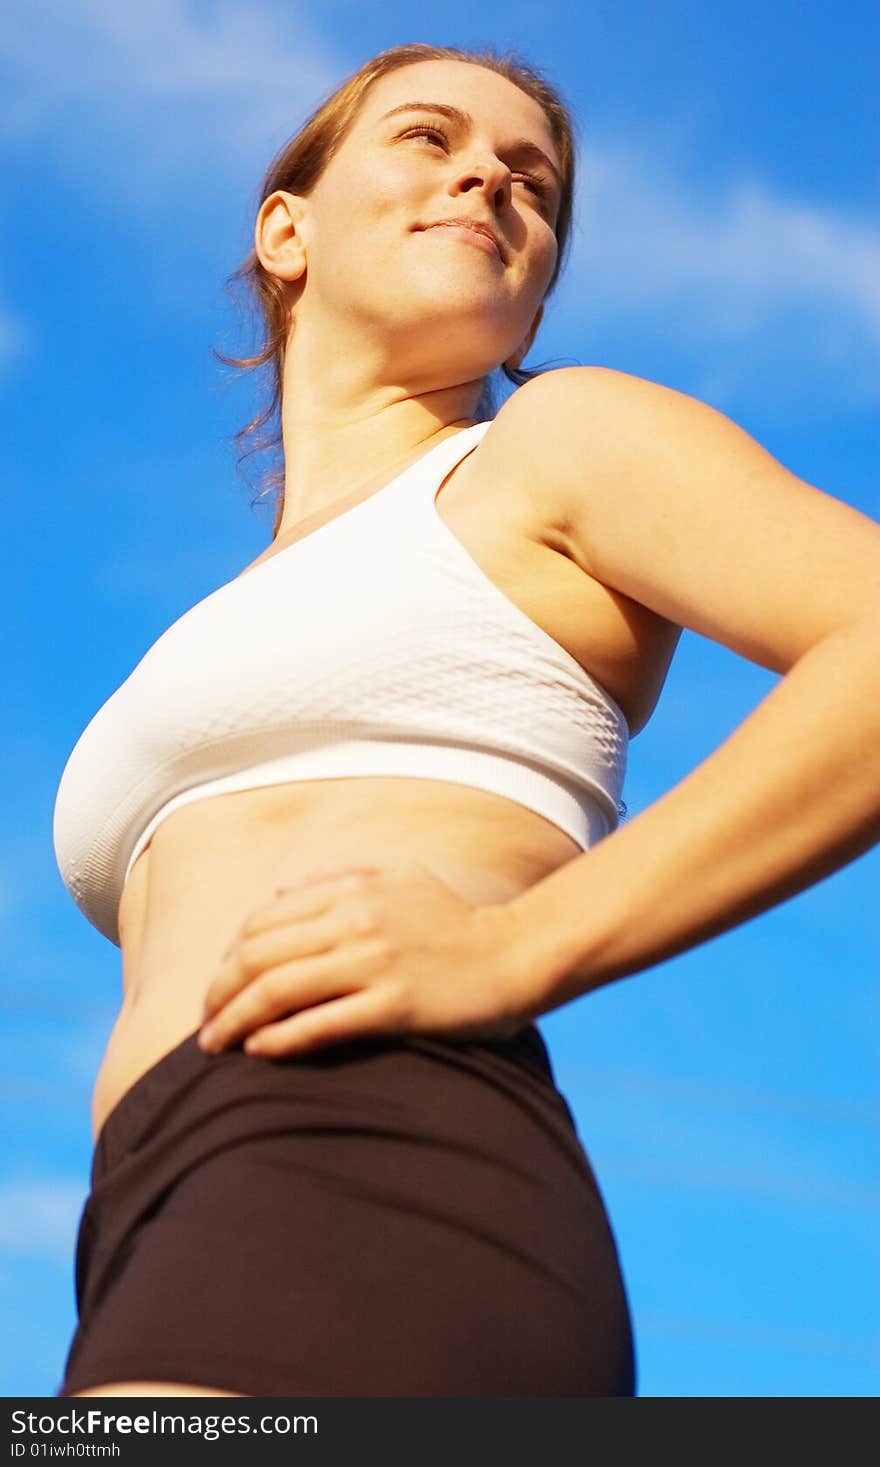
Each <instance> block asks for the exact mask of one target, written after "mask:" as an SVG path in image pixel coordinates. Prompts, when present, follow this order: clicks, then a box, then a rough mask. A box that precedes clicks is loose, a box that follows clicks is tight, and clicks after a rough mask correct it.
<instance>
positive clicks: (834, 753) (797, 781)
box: [499, 368, 880, 1014]
mask: <svg viewBox="0 0 880 1467" xmlns="http://www.w3.org/2000/svg"><path fill="white" fill-rule="evenodd" d="M527 394H528V396H527ZM515 397H518V398H520V402H519V404H516V402H515V398H511V399H510V402H509V404H508V405H507V406H506V408H505V409H504V410H503V411H504V412H505V413H506V415H507V419H508V433H507V441H506V442H505V444H504V445H503V447H504V450H505V451H506V450H507V448H508V446H509V445H514V447H513V451H514V453H515V455H516V457H517V459H518V461H519V462H520V464H522V463H523V462H524V460H525V462H526V463H527V464H528V459H529V455H530V453H531V464H530V465H528V467H529V470H530V472H531V473H532V474H533V475H536V476H541V475H546V476H547V478H546V481H545V482H546V492H547V494H548V496H549V495H551V494H556V495H557V496H561V498H559V497H558V498H557V500H556V503H557V504H560V505H562V506H563V510H564V514H565V518H566V523H567V527H568V532H569V535H570V538H571V541H572V542H573V544H574V546H575V547H576V551H577V556H578V559H579V560H580V562H581V564H582V565H583V566H584V567H585V569H588V570H589V571H590V573H591V574H594V575H596V576H597V577H598V578H599V579H600V580H602V581H603V582H604V583H606V584H608V585H610V586H612V587H614V588H616V589H619V590H621V591H623V592H625V593H626V594H627V595H629V596H631V597H633V598H634V599H636V600H639V601H641V602H642V603H644V604H646V605H648V606H651V607H653V608H654V609H655V610H656V611H658V612H659V613H660V614H661V615H663V616H665V617H667V618H669V619H670V620H674V621H677V622H678V623H679V624H681V625H683V626H688V627H690V628H692V629H694V630H696V631H698V632H700V633H701V634H703V635H706V636H709V637H712V638H713V639H714V640H716V641H718V642H721V643H723V644H724V645H726V646H728V647H730V648H731V649H732V650H734V651H737V652H739V653H740V654H742V655H744V656H747V657H749V658H750V659H751V660H753V661H755V662H757V663H759V664H760V665H762V666H765V667H769V668H771V669H773V670H774V671H778V672H781V673H784V674H785V675H784V676H783V678H782V680H781V682H780V683H779V684H777V686H776V687H774V688H773V690H772V691H771V692H770V693H769V694H768V695H767V697H766V698H764V699H763V701H762V702H761V703H760V704H759V705H758V707H757V708H756V709H755V710H754V711H753V712H752V713H751V714H750V715H749V717H748V718H746V719H745V720H744V722H743V723H742V724H741V725H740V726H739V727H738V728H737V729H736V730H735V731H734V732H733V733H732V734H731V735H730V736H729V737H728V738H727V739H726V740H725V741H724V743H723V744H722V745H721V746H720V748H719V749H718V750H717V751H716V752H715V753H714V754H712V755H711V756H710V757H709V758H708V759H707V760H705V761H704V762H703V763H702V764H700V765H699V766H698V767H697V768H696V769H695V770H694V771H693V772H692V773H691V774H690V775H688V776H687V777H686V778H685V779H684V780H682V781H681V782H680V783H679V784H678V785H676V786H675V787H674V788H673V789H672V790H670V791H669V793H667V794H666V795H664V796H663V797H662V798H661V799H660V800H658V801H656V802H655V803H654V804H653V805H651V806H650V807H649V808H648V809H647V810H645V811H644V812H642V813H641V814H640V815H638V816H637V817H636V818H635V819H633V820H631V821H630V822H628V823H627V824H626V825H624V826H622V827H620V828H619V829H618V830H616V831H615V832H614V833H613V834H611V835H609V836H607V837H606V838H605V839H604V840H602V841H601V842H600V843H599V844H598V845H597V846H595V847H594V848H593V849H591V850H590V851H587V852H585V853H584V854H583V855H582V856H580V857H577V858H576V859H575V860H573V861H571V862H569V863H568V864H567V865H566V866H564V867H561V868H560V869H559V870H557V871H555V872H554V873H553V874H552V875H551V876H549V877H546V878H545V879H544V880H542V881H540V882H538V883H537V884H536V885H535V886H533V887H530V888H529V889H528V890H527V891H526V892H524V893H523V894H522V895H521V896H520V897H517V898H516V899H515V900H514V901H513V902H511V903H510V904H509V909H510V912H511V915H512V916H515V917H516V918H517V919H518V920H517V922H516V927H517V929H518V931H519V934H520V937H522V936H523V934H524V935H525V940H526V943H527V945H528V947H529V948H530V954H531V956H530V964H529V966H530V968H531V973H532V975H533V981H537V983H538V986H539V994H538V1000H537V1004H536V1006H534V1007H533V1012H534V1013H536V1014H537V1013H541V1012H545V1011H546V1010H548V1009H552V1008H555V1007H557V1006H558V1005H560V1004H562V1003H565V1002H566V1001H568V1000H569V999H571V998H573V997H575V996H576V995H578V994H580V993H583V992H587V991H589V990H591V989H594V988H597V987H600V986H602V985H603V984H605V983H609V982H612V981H613V980H614V979H616V978H622V977H625V976H627V975H629V974H632V973H636V972H639V971H640V970H642V969H644V968H647V967H650V966H651V965H652V964H654V963H658V962H662V961H664V960H665V959H666V958H669V957H672V956H674V955H675V954H677V953H680V952H684V951H686V950H687V949H688V948H691V947H693V946H694V945H695V944H697V943H700V942H704V941H706V940H707V939H708V938H710V937H714V936H717V935H718V934H719V933H721V932H724V931H726V930H728V929H729V928H731V927H734V926H736V925H737V924H739V923H741V922H744V921H747V920H748V919H749V918H750V917H754V916H757V915H758V914H759V913H760V912H763V911H766V910H767V908H769V907H772V906H774V905H776V904H777V903H778V902H781V901H784V900H785V899H786V898H788V897H790V896H793V895H795V893H797V892H799V891H802V890H804V889H805V888H806V887H808V886H810V885H812V884H813V883H815V882H817V881H819V880H821V879H822V878H823V877H825V876H828V875H830V874H831V873H832V872H833V871H836V870H838V869H839V868H840V867H841V866H843V865H845V864H846V863H847V862H849V861H852V860H854V859H855V858H856V857H857V856H859V855H861V854H862V853H864V852H865V851H867V850H868V849H869V848H870V847H871V846H872V845H873V844H874V843H875V842H877V841H878V840H880V527H878V526H877V525H876V524H875V523H874V521H873V520H870V519H868V518H866V517H865V516H863V515H860V514H859V513H858V512H857V511H855V510H853V509H851V508H850V507H849V506H847V505H845V504H843V503H842V502H841V501H839V500H837V499H834V498H833V497H832V496H830V495H827V494H824V493H822V492H821V491H820V490H817V489H815V488H813V487H812V486H811V485H808V484H806V483H805V482H804V481H802V480H800V479H797V478H796V477H795V476H794V475H792V474H790V473H789V472H788V470H786V469H785V468H783V466H782V465H781V464H780V463H778V461H777V460H776V459H774V458H773V457H772V456H771V455H769V454H768V453H766V451H765V450H764V449H762V448H761V447H760V445H758V444H757V443H756V442H755V440H754V439H752V438H750V437H749V435H748V434H747V433H745V432H743V430H742V429H740V428H738V427H737V426H736V425H735V424H733V423H732V422H731V421H730V420H729V419H727V418H725V417H724V416H723V415H722V414H720V413H717V412H715V410H714V409H712V408H709V407H707V406H705V405H704V404H702V403H699V402H697V401H696V400H695V399H692V398H689V397H687V396H685V395H684V394H680V393H675V392H671V391H670V390H669V389H666V388H662V387H659V386H657V385H656V384H654V383H649V382H645V381H643V380H642V379H639V378H632V377H628V376H626V375H625V374H621V373H614V372H605V371H603V370H601V369H599V370H594V369H589V368H588V369H574V370H573V371H566V372H563V373H553V374H548V377H546V378H542V379H537V380H536V381H535V382H533V383H531V384H529V387H528V388H524V389H521V391H520V393H518V394H516V395H515ZM526 409H528V411H526ZM500 416H501V415H499V419H500ZM536 421H540V422H541V426H542V432H541V435H540V442H541V452H540V453H535V451H534V448H533V447H531V445H532V444H534V442H535V424H536ZM518 433H519V434H520V435H521V438H520V442H519V443H518V444H517V443H516V438H517V434H518ZM554 474H555V475H556V479H555V487H554V481H553V480H552V478H551V476H552V475H554ZM533 482H534V481H533ZM534 975H537V978H536V979H535V978H534Z"/></svg>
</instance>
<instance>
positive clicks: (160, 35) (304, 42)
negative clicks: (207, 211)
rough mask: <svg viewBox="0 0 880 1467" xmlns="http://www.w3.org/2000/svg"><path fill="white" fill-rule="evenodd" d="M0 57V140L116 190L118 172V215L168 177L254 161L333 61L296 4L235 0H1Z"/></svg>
mask: <svg viewBox="0 0 880 1467" xmlns="http://www.w3.org/2000/svg"><path fill="white" fill-rule="evenodd" d="M0 59H2V60H4V61H5V62H6V70H7V73H8V76H7V80H6V96H5V102H4V108H3V113H2V117H0V147H5V148H7V149H9V148H10V146H13V145H18V146H22V145H25V144H28V143H35V142H39V143H40V144H41V145H42V146H44V147H47V148H49V149H50V150H51V151H52V153H53V154H54V155H55V157H56V159H60V160H61V161H62V162H63V163H64V164H65V165H66V168H67V171H68V172H69V173H70V174H72V175H74V176H76V177H80V178H82V177H84V176H86V177H89V178H91V180H92V181H93V183H97V184H101V183H105V182H108V181H109V182H110V184H111V187H112V190H113V192H114V193H115V192H116V191H117V190H118V188H119V183H118V180H119V177H120V175H123V176H124V177H126V178H127V179H130V180H131V185H130V187H129V189H128V190H127V191H126V193H125V194H124V196H122V195H121V196H120V197H124V203H125V208H126V212H127V213H128V212H130V211H131V210H132V209H136V210H142V211H144V212H146V213H149V212H150V210H151V209H152V207H153V206H155V204H156V203H157V202H159V201H160V200H161V198H162V197H163V196H164V194H165V192H166V191H167V189H168V187H169V184H170V183H172V182H173V179H174V177H177V178H179V179H188V180H189V181H190V183H191V182H192V180H193V177H194V176H196V175H197V174H199V173H201V171H202V170H203V169H204V168H205V166H206V165H210V168H211V176H212V178H213V179H215V180H216V179H217V174H216V171H215V170H216V168H217V167H218V166H219V167H220V168H221V169H222V171H223V172H226V173H227V174H228V171H229V169H230V168H234V167H235V166H236V165H237V164H239V165H240V164H242V163H245V162H247V163H248V164H250V163H252V161H253V160H254V158H255V157H259V158H260V159H262V157H263V155H264V154H265V149H266V139H267V137H269V138H274V139H275V140H276V142H277V143H278V144H280V143H281V142H283V141H284V140H285V138H286V137H287V136H288V135H289V134H290V133H291V132H292V131H293V129H294V127H295V125H296V123H297V122H298V121H299V120H301V119H302V117H303V116H304V115H305V113H306V112H307V111H308V110H310V109H311V107H313V106H314V104H315V103H316V102H317V100H318V99H319V97H320V96H321V95H322V94H323V93H324V92H325V91H326V90H328V89H329V88H330V87H331V86H332V85H333V84H335V83H336V82H338V81H339V79H340V76H341V74H342V72H344V69H345V68H344V66H341V65H340V62H339V59H338V57H336V56H334V55H333V54H332V52H331V51H330V50H329V49H328V48H327V47H326V45H325V44H324V43H323V42H322V41H321V39H320V38H319V37H318V36H317V35H316V34H315V32H314V30H313V27H312V24H311V22H310V19H309V16H308V12H307V9H306V8H305V7H304V6H303V5H290V6H287V7H285V8H283V9H281V8H279V7H278V6H272V5H270V4H265V3H263V4H260V3H248V4H243V3H238V0H227V3H222V0H221V3H216V4H212V5H211V6H209V7H207V8H204V7H203V8H201V9H200V10H197V9H196V8H194V7H193V6H192V5H191V4H187V3H185V0H153V3H151V4H150V5H149V6H142V5H118V4H116V3H115V0H36V3H35V0H12V3H7V4H6V5H5V6H4V16H3V27H2V29H0ZM220 178H221V179H222V172H221V175H220Z"/></svg>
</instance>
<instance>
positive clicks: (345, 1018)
mask: <svg viewBox="0 0 880 1467" xmlns="http://www.w3.org/2000/svg"><path fill="white" fill-rule="evenodd" d="M403 1031H404V1026H403V1023H402V1021H401V1019H400V1017H399V1015H398V1014H397V1013H396V1012H395V1011H394V1010H393V1008H392V1007H391V1005H390V1004H389V1002H388V998H387V995H384V994H383V993H382V991H381V990H380V989H378V988H365V989H361V990H360V991H359V992H357V993H351V994H347V995H346V996H345V997H343V998H337V999H334V1000H333V1002H332V1003H323V1004H318V1005H316V1006H315V1007H313V1008H309V1009H307V1010H305V1011H304V1012H303V1013H299V1014H294V1015H293V1016H292V1017H291V1018H287V1019H282V1020H281V1021H280V1022H279V1023H276V1024H267V1025H264V1026H263V1027H262V1028H260V1029H259V1030H256V1031H255V1032H254V1033H253V1034H250V1035H249V1036H248V1038H247V1039H246V1040H245V1045H244V1049H245V1053H246V1054H253V1055H260V1056H263V1057H267V1058H277V1057H280V1056H282V1055H291V1054H311V1053H312V1052H313V1051H314V1050H318V1049H324V1048H325V1047H328V1046H331V1045H334V1044H344V1043H346V1042H347V1041H350V1040H354V1039H365V1038H368V1037H370V1036H371V1035H379V1034H387V1035H394V1034H401V1033H403Z"/></svg>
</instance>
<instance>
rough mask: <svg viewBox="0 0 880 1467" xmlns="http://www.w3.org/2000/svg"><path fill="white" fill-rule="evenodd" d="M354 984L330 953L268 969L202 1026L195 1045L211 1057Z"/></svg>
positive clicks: (341, 992) (334, 996)
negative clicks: (206, 1051)
mask: <svg viewBox="0 0 880 1467" xmlns="http://www.w3.org/2000/svg"><path fill="white" fill-rule="evenodd" d="M356 981H357V980H356V978H355V977H354V976H353V974H349V973H347V972H346V971H345V969H344V968H342V967H341V966H340V963H339V961H338V957H337V956H336V955H335V954H334V953H327V954H323V955H321V956H319V957H317V958H314V959H310V960H309V961H308V962H307V963H306V962H302V961H300V962H296V963H287V964H283V965H281V966H280V967H278V968H272V969H270V970H269V972H267V973H263V974H261V975H260V977H259V978H254V979H253V980H252V981H251V982H250V983H248V984H246V985H245V987H244V988H243V989H242V990H241V992H240V993H238V994H236V996H235V997H234V998H233V999H231V1000H230V1001H229V1003H227V1004H225V1005H224V1007H223V1008H222V1009H219V1010H218V1011H217V1012H216V1013H215V1014H214V1015H213V1017H212V1018H211V1020H210V1022H209V1023H208V1024H205V1025H203V1026H202V1028H201V1030H200V1031H199V1045H200V1047H201V1048H202V1049H207V1050H210V1052H211V1053H214V1054H215V1053H217V1052H218V1051H219V1050H221V1049H226V1048H227V1047H228V1046H229V1045H232V1044H236V1043H238V1041H239V1040H240V1039H242V1038H243V1037H244V1036H245V1035H246V1034H251V1033H253V1031H254V1030H255V1029H258V1028H260V1027H261V1026H262V1025H263V1024H265V1023H267V1022H270V1021H272V1020H274V1019H277V1018H278V1017H279V1016H281V1015H289V1014H290V1013H291V1012H292V1011H299V1010H300V1009H306V1008H308V1007H310V1006H311V1005H312V1004H318V1003H324V1002H325V1001H326V1000H327V999H330V998H336V997H338V996H339V995H340V994H344V993H348V992H351V990H352V988H353V986H354V984H355V982H356Z"/></svg>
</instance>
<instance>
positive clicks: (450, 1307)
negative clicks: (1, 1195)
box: [56, 1024, 635, 1397]
mask: <svg viewBox="0 0 880 1467" xmlns="http://www.w3.org/2000/svg"><path fill="white" fill-rule="evenodd" d="M75 1279H76V1302H77V1310H78V1321H79V1322H78V1325H77V1328H76V1332H75V1334H74V1337H73V1341H72V1343H71V1346H70V1350H69V1354H68V1357H67V1362H66V1365H65V1371H64V1379H63V1382H62V1385H61V1386H60V1388H59V1390H58V1391H57V1392H56V1395H61V1396H66V1395H71V1394H72V1393H73V1392H75V1391H79V1390H84V1389H85V1388H87V1387H89V1386H97V1385H101V1384H108V1383H111V1382H119V1381H132V1380H151V1381H178V1382H181V1383H185V1384H193V1385H203V1386H213V1387H215V1388H218V1389H223V1390H229V1391H236V1392H240V1393H242V1394H244V1395H249V1396H251V1395H253V1396H289V1397H295V1396H505V1395H506V1396H595V1395H600V1396H601V1395H604V1396H631V1395H634V1394H635V1364H634V1351H633V1339H632V1332H631V1321H630V1312H629V1308H628V1302H627V1296H626V1291H625V1287H624V1282H623V1278H622V1274H621V1270H620V1265H619V1261H618V1255H617V1248H616V1244H615V1240H614V1236H613V1234H612V1231H611V1227H610V1224H609V1221H608V1217H607V1215H606V1211H605V1208H604V1205H603V1201H602V1197H601V1195H600V1192H599V1188H598V1186H597V1183H596V1180H595V1177H594V1175H593V1171H592V1168H591V1166H590V1163H589V1161H588V1159H587V1156H586V1153H585V1151H584V1149H583V1146H582V1144H581V1142H580V1140H579V1138H578V1135H577V1133H576V1131H575V1126H574V1121H573V1118H572V1115H571V1112H570V1110H569V1108H568V1106H567V1104H566V1102H565V1100H564V1099H563V1097H562V1095H561V1094H560V1093H559V1091H558V1090H557V1089H556V1086H555V1082H554V1078H553V1074H552V1070H551V1067H550V1062H549V1058H548V1055H547V1050H546V1048H545V1046H544V1042H543V1039H542V1037H541V1035H540V1033H539V1031H538V1029H537V1028H536V1027H535V1026H534V1025H532V1024H529V1025H527V1026H526V1027H525V1028H524V1029H522V1030H521V1031H520V1032H519V1033H518V1034H517V1035H516V1036H515V1037H514V1038H512V1039H509V1040H501V1041H497V1040H493V1041H491V1042H479V1043H477V1042H459V1041H452V1040H449V1041H447V1040H440V1039H432V1038H425V1037H422V1036H408V1037H406V1038H405V1039H395V1040H389V1039H365V1040H359V1041H355V1042H350V1043H347V1044H343V1045H335V1046H332V1047H328V1048H326V1049H324V1050H321V1051H317V1052H315V1053H313V1054H311V1055H307V1056H298V1057H290V1058H289V1059H267V1058H264V1057H259V1056H254V1055H247V1054H245V1053H244V1051H243V1050H242V1049H233V1050H229V1051H224V1052H223V1053H221V1054H216V1055H210V1054H205V1053H204V1052H203V1051H202V1050H200V1049H199V1047H198V1044H197V1042H196V1033H195V1032H194V1033H192V1034H190V1035H188V1036H187V1038H186V1039H184V1040H183V1041H182V1042H181V1043H180V1044H178V1045H176V1046H175V1048H174V1049H172V1050H170V1051H169V1052H168V1053H167V1054H165V1055H163V1057H162V1058H161V1059H160V1060H159V1061H158V1062H157V1063H156V1064H154V1065H153V1066H152V1068H151V1069H149V1070H148V1071H147V1072H146V1073H145V1074H144V1075H142V1076H141V1077H140V1078H139V1079H138V1080H137V1081H135V1083H134V1085H133V1086H132V1087H131V1089H129V1090H128V1091H127V1092H126V1093H125V1095H123V1097H122V1099H121V1100H120V1101H119V1102H118V1104H117V1105H116V1106H115V1108H114V1109H113V1110H112V1111H111V1113H110V1115H109V1116H108V1118H107V1120H106V1122H105V1123H104V1125H103V1127H102V1129H101V1133H100V1136H99V1137H98V1141H97V1145H96V1147H95V1154H94V1159H93V1163H92V1173H91V1191H90V1193H89V1196H88V1197H87V1199H86V1202H85V1205H84V1208H83V1212H82V1216H81V1218H80V1223H79V1232H78V1235H77V1243H76V1273H75Z"/></svg>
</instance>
